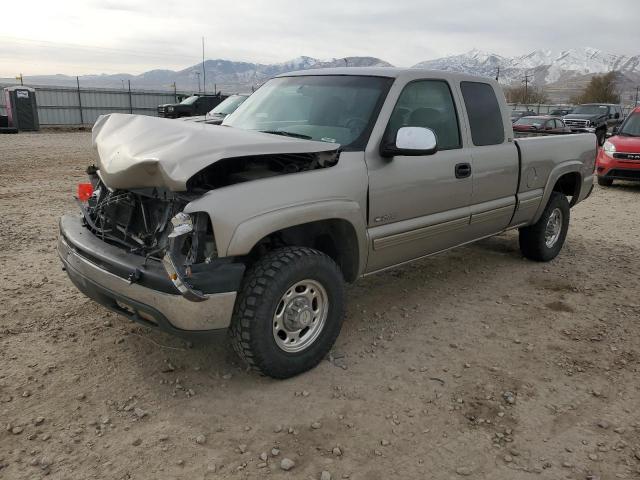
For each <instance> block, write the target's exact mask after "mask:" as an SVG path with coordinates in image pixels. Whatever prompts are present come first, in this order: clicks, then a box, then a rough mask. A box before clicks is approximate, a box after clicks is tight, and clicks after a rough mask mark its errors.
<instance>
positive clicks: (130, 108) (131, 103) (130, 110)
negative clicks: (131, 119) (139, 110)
mask: <svg viewBox="0 0 640 480" xmlns="http://www.w3.org/2000/svg"><path fill="white" fill-rule="evenodd" d="M127 83H128V84H129V113H133V101H132V98H131V80H127Z"/></svg>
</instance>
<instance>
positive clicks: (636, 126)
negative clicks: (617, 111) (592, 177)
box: [596, 107, 640, 187]
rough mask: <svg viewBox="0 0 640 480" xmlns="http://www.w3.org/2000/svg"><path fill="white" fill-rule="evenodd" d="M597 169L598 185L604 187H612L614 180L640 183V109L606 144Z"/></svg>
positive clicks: (630, 116)
mask: <svg viewBox="0 0 640 480" xmlns="http://www.w3.org/2000/svg"><path fill="white" fill-rule="evenodd" d="M596 168H597V172H598V184H599V185H602V186H604V187H610V186H611V185H612V184H613V181H614V180H633V181H640V107H637V108H635V109H634V110H633V111H632V112H631V113H630V114H629V116H628V117H627V118H626V120H625V121H624V123H623V124H622V125H621V126H620V127H619V128H615V129H614V131H613V135H612V136H611V137H610V138H608V139H607V141H606V142H604V146H603V147H602V149H600V151H599V152H598V160H597V164H596Z"/></svg>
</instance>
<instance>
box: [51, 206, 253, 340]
mask: <svg viewBox="0 0 640 480" xmlns="http://www.w3.org/2000/svg"><path fill="white" fill-rule="evenodd" d="M58 254H59V256H60V259H61V260H62V264H63V267H64V269H65V270H66V272H67V274H68V275H69V278H70V279H71V281H72V282H73V284H74V285H75V286H76V287H77V288H78V289H79V290H80V291H81V292H82V293H84V294H85V295H86V296H87V297H89V298H91V299H92V300H95V301H96V302H98V303H100V304H101V305H103V306H105V307H107V308H109V309H110V310H113V311H115V312H117V313H119V314H121V315H124V316H125V317H127V318H130V319H131V320H134V321H136V322H138V323H141V324H144V325H146V326H149V327H154V328H158V329H160V330H163V331H166V332H168V333H172V334H175V335H179V336H186V337H190V336H193V335H196V334H197V335H198V336H202V335H206V334H207V333H217V332H219V331H220V330H222V329H226V328H227V327H228V326H229V324H230V322H231V315H232V312H233V307H234V304H235V300H236V292H237V290H238V289H239V286H240V282H241V279H242V276H243V274H244V265H242V264H234V263H221V264H220V265H213V266H212V267H211V271H210V272H207V277H206V278H205V279H202V278H201V279H200V280H201V281H202V282H203V284H205V285H206V286H207V288H206V290H205V291H206V292H210V293H206V295H205V296H206V300H205V301H202V302H192V301H189V300H187V299H186V298H184V297H183V296H182V295H180V293H179V292H178V291H177V290H176V289H175V286H174V285H173V284H172V282H171V280H170V279H169V278H168V275H167V274H166V272H164V271H163V269H162V266H161V264H159V262H155V261H153V260H148V261H145V259H144V257H140V256H137V255H132V254H128V253H126V252H124V251H123V250H122V249H120V248H118V247H115V246H112V245H109V244H107V243H105V242H103V241H102V240H100V239H99V238H98V237H96V236H95V235H93V234H92V233H91V232H90V231H89V230H87V229H86V228H85V227H84V226H83V225H82V220H81V218H80V217H76V216H69V215H65V216H63V217H62V218H61V219H60V236H59V238H58ZM155 264H158V265H155ZM127 272H131V273H133V274H134V275H131V273H130V274H129V275H127Z"/></svg>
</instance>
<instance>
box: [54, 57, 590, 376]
mask: <svg viewBox="0 0 640 480" xmlns="http://www.w3.org/2000/svg"><path fill="white" fill-rule="evenodd" d="M93 142H94V145H95V146H96V148H97V151H98V157H99V158H98V161H97V163H96V165H95V166H91V167H89V169H88V172H87V173H88V175H89V179H90V184H89V183H87V184H81V185H79V195H78V203H79V205H80V209H81V215H65V216H63V217H62V218H61V220H60V237H59V244H58V250H59V254H60V258H61V259H62V263H63V266H64V268H65V269H66V271H67V273H68V275H69V277H70V278H71V280H72V281H73V283H74V284H75V285H76V286H77V287H78V288H79V289H80V290H81V291H82V292H84V293H85V294H86V295H87V296H89V297H90V298H92V299H94V300H96V301H97V302H99V303H101V304H102V305H104V306H106V307H107V308H110V309H112V310H114V311H116V312H119V313H121V314H122V315H125V316H127V317H129V318H130V319H133V320H135V321H137V322H140V323H142V324H144V325H148V326H151V327H155V328H159V329H161V330H164V331H166V332H171V333H174V334H179V335H185V336H186V335H199V336H207V335H209V334H211V333H214V332H218V331H220V330H228V331H229V332H230V337H231V340H232V343H233V345H234V348H235V349H236V351H237V352H238V354H239V355H240V356H241V357H242V358H243V359H244V360H245V361H246V362H247V363H248V364H249V365H251V366H252V367H254V368H255V369H257V370H258V371H260V372H262V373H263V374H266V375H270V376H272V377H276V378H286V377H290V376H293V375H296V374H298V373H301V372H303V371H306V370H308V369H310V368H312V367H314V366H315V365H317V364H318V362H320V361H321V359H322V358H323V357H324V356H325V355H326V354H327V353H328V351H329V350H330V348H331V347H332V345H333V343H334V341H335V340H336V337H337V336H338V333H339V332H340V328H341V324H342V319H343V314H344V307H345V282H353V281H355V280H357V279H358V278H360V277H362V276H364V275H369V274H372V273H375V272H379V271H381V270H385V269H388V268H391V267H394V266H397V265H400V264H403V263H405V262H409V261H412V260H416V259H419V258H422V257H425V256H428V255H432V254H436V253H438V252H442V251H445V250H447V249H450V248H452V247H455V246H458V245H463V244H467V243H470V242H473V241H475V240H479V239H482V238H485V237H488V236H491V235H495V234H498V233H500V232H504V231H505V230H509V229H519V240H520V248H521V251H522V253H523V255H524V256H525V257H527V258H529V259H532V260H536V261H548V260H551V259H553V258H554V257H555V256H556V255H558V253H559V252H560V250H561V248H562V245H563V243H564V241H565V237H566V235H567V230H568V228H569V214H570V207H572V206H574V205H576V204H577V203H578V202H580V201H582V200H584V199H585V198H586V197H587V196H588V195H589V194H590V193H591V190H592V188H593V178H594V163H595V158H596V137H595V136H594V135H593V134H576V135H563V136H557V137H537V138H523V139H518V140H514V138H513V130H512V128H511V122H510V120H509V110H508V108H507V106H506V103H505V100H504V96H503V94H502V91H501V88H500V86H499V85H498V84H497V83H496V82H495V81H493V80H490V79H483V78H478V77H471V76H466V75H461V74H455V73H448V72H447V73H445V72H432V71H423V70H415V69H410V70H401V69H391V68H363V69H361V68H348V69H327V70H316V71H314V70H307V71H304V72H298V73H290V74H285V75H282V76H279V77H276V78H274V79H272V80H270V81H268V82H267V83H265V84H264V85H263V86H262V87H261V88H260V89H258V90H257V91H256V92H255V93H254V94H253V95H252V96H251V97H250V98H248V99H247V100H246V102H244V103H243V104H242V105H241V106H240V108H238V110H236V111H235V112H234V113H233V114H231V115H229V117H227V118H226V119H225V120H224V122H223V125H222V126H210V125H201V124H195V123H188V122H174V121H171V120H166V119H159V118H150V117H143V116H136V115H122V114H111V115H107V116H103V117H100V118H99V119H98V121H97V123H96V124H95V126H94V129H93ZM425 268H426V267H425Z"/></svg>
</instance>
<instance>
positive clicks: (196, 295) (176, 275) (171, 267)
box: [162, 253, 208, 302]
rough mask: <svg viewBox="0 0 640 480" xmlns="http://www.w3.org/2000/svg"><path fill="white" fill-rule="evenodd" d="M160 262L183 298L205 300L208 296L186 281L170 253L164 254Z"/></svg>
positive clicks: (196, 300)
mask: <svg viewBox="0 0 640 480" xmlns="http://www.w3.org/2000/svg"><path fill="white" fill-rule="evenodd" d="M162 264H163V265H164V268H165V270H166V271H167V273H168V274H169V278H170V279H171V281H172V282H173V284H174V285H175V286H176V288H177V289H178V291H179V292H180V293H181V294H182V296H183V297H184V298H186V299H187V300H190V301H192V302H203V301H205V300H207V298H208V297H207V296H206V295H205V294H204V293H202V292H200V291H199V290H196V289H194V288H192V287H191V286H190V285H189V284H188V283H187V281H186V280H185V279H184V277H183V275H182V274H181V273H180V269H179V268H178V267H176V265H175V262H174V261H173V258H171V254H170V253H167V254H165V256H164V257H163V258H162Z"/></svg>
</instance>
